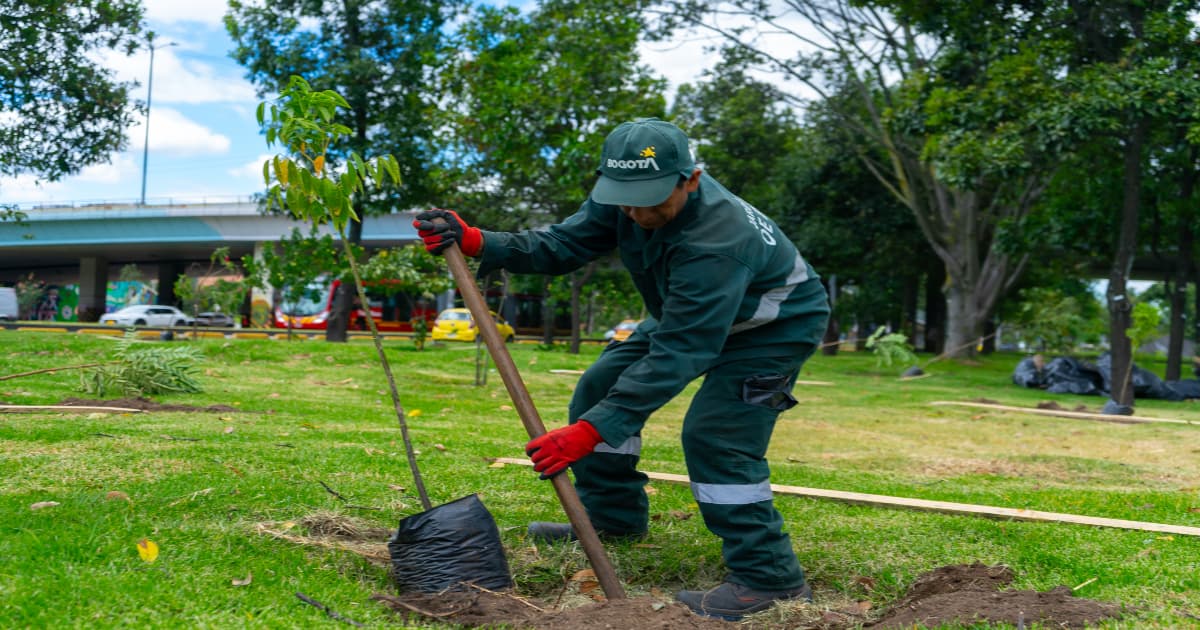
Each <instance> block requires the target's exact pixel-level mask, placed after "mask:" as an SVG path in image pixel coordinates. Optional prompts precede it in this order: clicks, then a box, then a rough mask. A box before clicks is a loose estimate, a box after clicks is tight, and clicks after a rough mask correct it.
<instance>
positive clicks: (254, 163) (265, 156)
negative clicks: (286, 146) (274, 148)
mask: <svg viewBox="0 0 1200 630" xmlns="http://www.w3.org/2000/svg"><path fill="white" fill-rule="evenodd" d="M273 157H275V156H274V155H273V154H271V153H261V154H259V156H258V157H256V158H254V159H253V160H251V161H249V162H246V163H245V164H243V165H241V166H238V167H236V168H231V169H229V170H228V171H226V172H227V173H229V175H230V176H232V177H238V178H242V179H253V180H254V181H255V182H256V183H258V184H261V183H262V180H263V179H262V169H263V162H266V161H267V160H269V159H271V158H273Z"/></svg>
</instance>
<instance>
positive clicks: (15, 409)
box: [0, 405, 142, 413]
mask: <svg viewBox="0 0 1200 630" xmlns="http://www.w3.org/2000/svg"><path fill="white" fill-rule="evenodd" d="M35 411H71V412H75V413H84V412H97V411H99V412H103V413H142V410H141V409H129V408H127V407H85V406H83V405H0V413H23V412H24V413H33V412H35Z"/></svg>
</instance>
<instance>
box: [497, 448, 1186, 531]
mask: <svg viewBox="0 0 1200 630" xmlns="http://www.w3.org/2000/svg"><path fill="white" fill-rule="evenodd" d="M495 461H496V462H497V463H501V464H515V465H518V466H532V465H533V462H530V461H529V460H527V459H513V458H508V457H497V458H496V460H495ZM642 472H645V474H646V476H647V477H649V478H651V479H655V480H658V481H667V482H670V483H679V484H687V483H689V480H688V478H687V476H686V475H675V474H671V473H656V472H646V471H642ZM771 490H772V491H774V492H776V493H778V494H786V495H790V496H799V497H809V498H813V499H830V500H833V501H841V502H843V503H852V504H855V505H869V506H872V507H891V508H904V509H910V510H922V511H927V512H939V513H941V514H964V515H969V516H982V517H985V518H994V519H1001V520H1013V521H1040V522H1049V523H1071V524H1075V525H1090V526H1092V527H1113V528H1117V529H1133V530H1138V531H1145V532H1159V533H1163V534H1179V535H1181V536H1200V527H1189V526H1187V525H1169V524H1166V523H1149V522H1146V521H1127V520H1125V519H1120V518H1101V517H1095V516H1080V515H1078V514H1062V513H1059V512H1039V511H1038V510H1022V509H1018V508H1003V507H992V506H989V505H974V504H971V503H952V502H950V501H930V500H927V499H906V498H904V497H891V496H887V495H883V494H866V493H862V492H843V491H841V490H824V489H821V488H804V487H801V486H785V485H780V484H776V483H773V484H771Z"/></svg>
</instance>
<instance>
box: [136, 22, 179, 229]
mask: <svg viewBox="0 0 1200 630" xmlns="http://www.w3.org/2000/svg"><path fill="white" fill-rule="evenodd" d="M149 42H150V76H149V78H147V79H146V139H145V141H144V142H143V143H142V200H141V205H143V206H144V205H146V163H147V162H148V161H149V159H150V100H151V98H152V97H153V96H154V51H155V50H157V49H159V48H169V47H171V46H175V45H176V44H175V42H169V43H166V44H162V45H160V46H155V45H154V33H150V37H149Z"/></svg>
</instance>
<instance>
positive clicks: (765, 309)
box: [729, 252, 808, 335]
mask: <svg viewBox="0 0 1200 630" xmlns="http://www.w3.org/2000/svg"><path fill="white" fill-rule="evenodd" d="M805 280H808V263H806V262H804V258H803V257H802V256H801V255H800V252H796V260H795V261H793V263H792V272H791V273H790V274H788V278H787V280H786V284H784V285H783V286H781V287H776V288H774V289H771V290H770V291H767V292H766V293H764V294H763V296H762V298H760V299H759V301H758V308H757V309H755V310H754V315H751V316H750V319H747V320H746V321H743V322H738V323H736V324H734V325H733V327H732V328H730V329H729V334H731V335H736V334H738V333H741V332H746V331H747V330H751V329H753V328H758V327H759V326H762V325H764V324H769V323H771V322H773V321H775V320H776V319H778V318H779V309H780V308H782V307H783V303H784V302H786V301H787V299H788V297H789V296H790V295H791V294H792V291H795V290H796V287H798V286H800V283H801V282H804V281H805Z"/></svg>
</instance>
